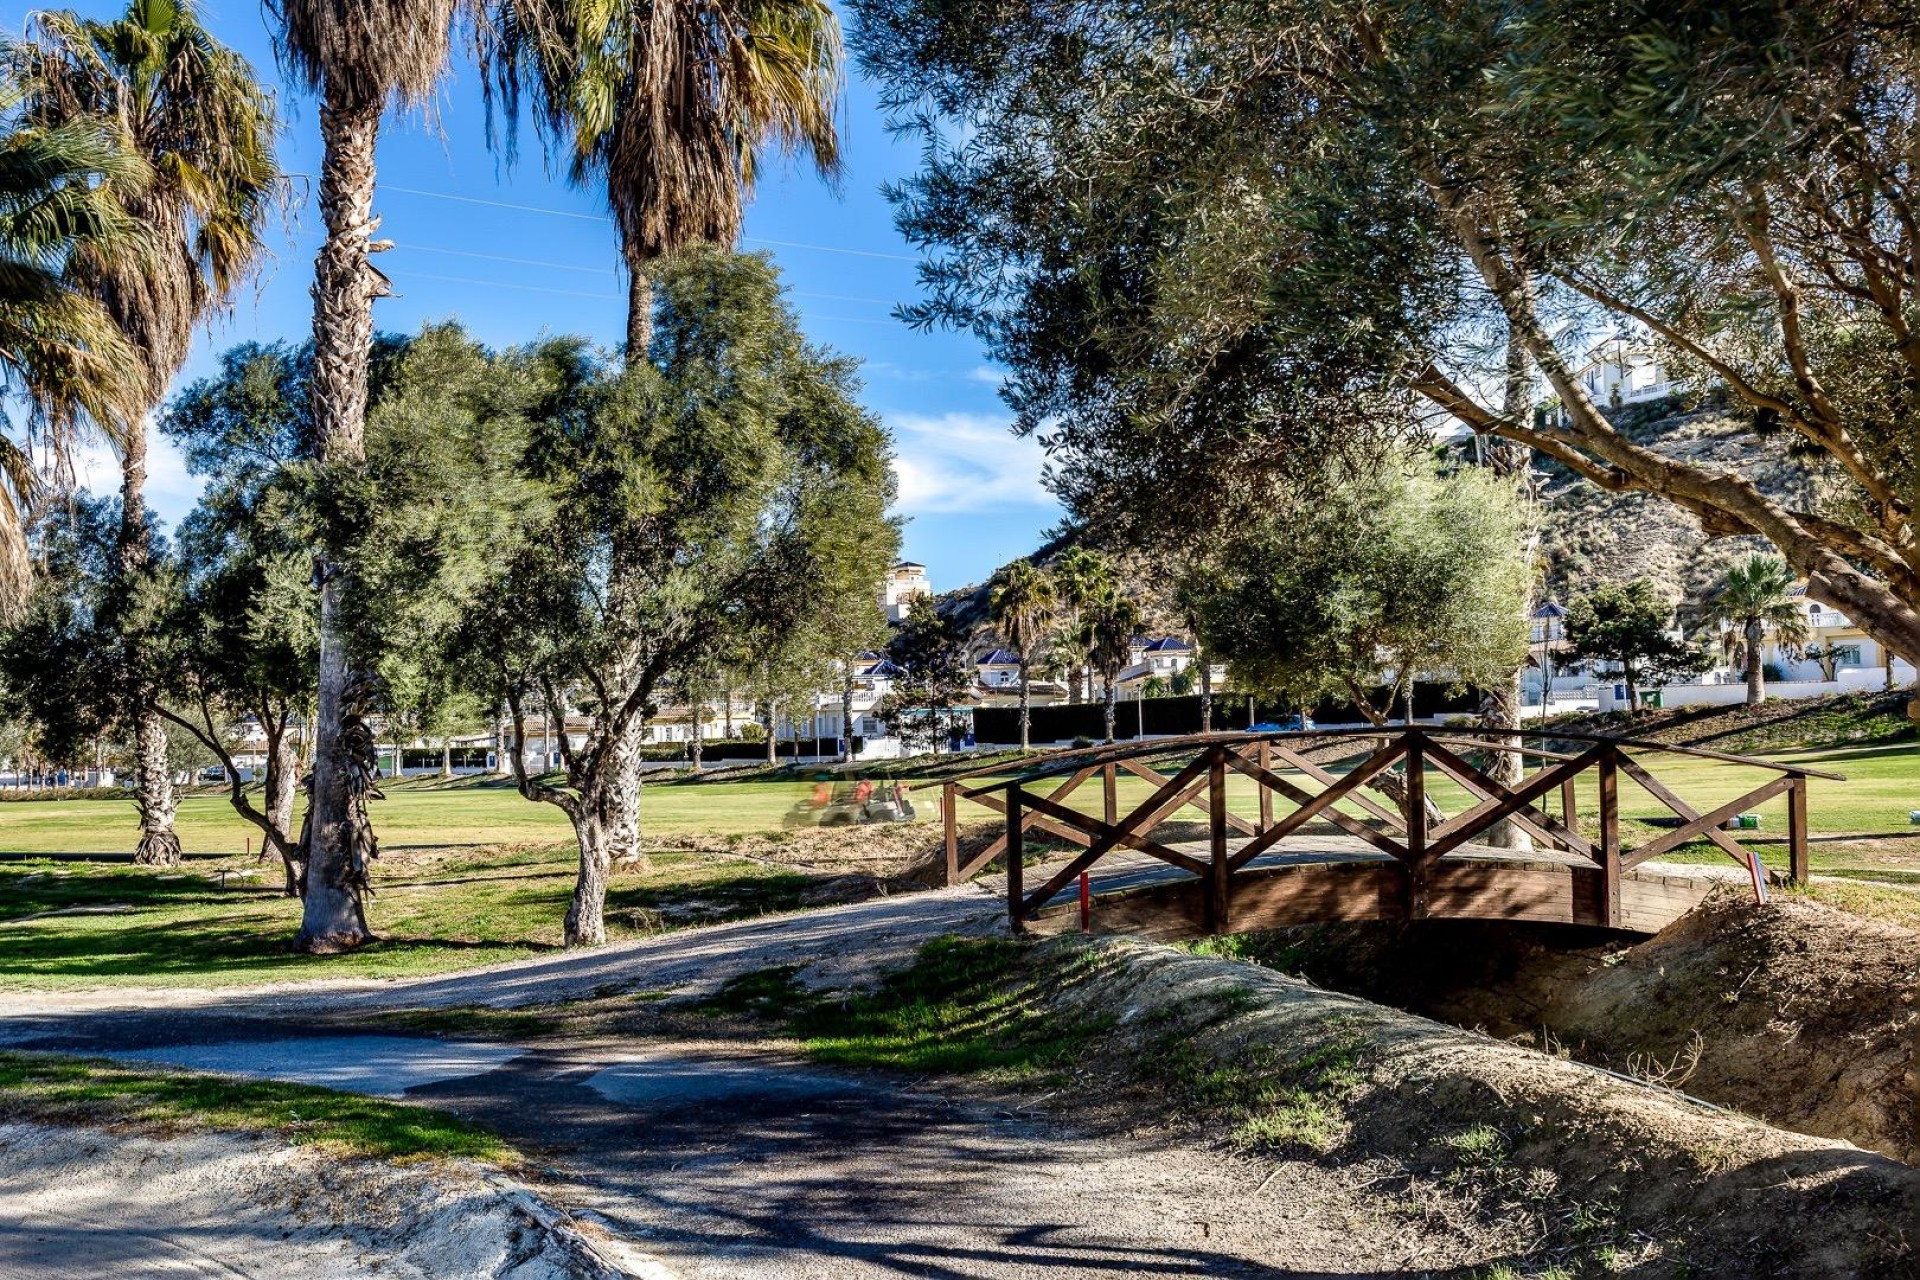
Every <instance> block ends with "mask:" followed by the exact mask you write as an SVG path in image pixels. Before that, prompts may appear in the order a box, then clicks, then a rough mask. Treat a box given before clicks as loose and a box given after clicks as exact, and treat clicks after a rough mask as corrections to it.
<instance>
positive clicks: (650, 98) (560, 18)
mask: <svg viewBox="0 0 1920 1280" xmlns="http://www.w3.org/2000/svg"><path fill="white" fill-rule="evenodd" d="M491 4H492V7H491V11H490V20H489V21H488V22H487V23H486V24H485V26H484V27H483V29H482V32H481V42H480V55H481V59H482V62H483V63H484V65H485V66H486V68H487V81H486V85H487V91H488V94H489V96H490V97H492V96H495V95H497V97H498V100H499V104H500V107H501V109H502V113H503V115H504V117H505V121H506V132H507V141H508V149H509V151H511V148H512V140H513V133H514V126H515V122H516V121H517V119H518V117H519V113H520V107H521V104H522V102H523V100H524V101H525V102H526V103H528V104H529V105H530V106H531V107H532V111H533V117H534V119H535V121H537V122H538V124H539V127H540V129H541V131H542V132H543V133H544V134H545V136H546V138H547V140H548V142H549V143H550V145H552V146H553V148H554V149H555V150H558V151H561V152H562V153H563V154H564V156H565V160H566V165H567V173H568V176H569V178H570V179H571V180H572V181H573V182H574V184H575V185H577V186H581V187H588V186H599V187H602V188H604V190H605V192H606V197H607V205H608V207H609V209H610V210H611V212H612V214H613V221H614V226H615V228H616V230H617V231H618V234H619V237H620V256H621V259H622V261H623V262H624V263H625V265H626V269H627V286H628V300H627V352H628V358H629V359H637V358H639V356H640V355H642V354H644V353H645V351H646V349H647V345H648V341H649V338H650V336H651V333H652V328H653V286H652V283H651V281H650V279H649V278H648V271H649V268H650V264H652V263H653V262H654V261H655V260H656V259H658V258H661V257H663V256H665V255H667V254H670V253H673V252H675V251H677V250H679V249H682V248H685V247H686V246H688V245H691V244H697V243H702V242H707V243H713V244H718V245H721V246H723V247H727V248H731V247H732V246H733V243H734V241H735V240H737V239H738V238H739V235H740V219H741V213H742V209H743V206H744V203H745V201H746V200H747V199H748V198H749V197H751V195H752V193H753V187H754V180H755V178H756V177H757V176H758V171H759V163H760V152H761V150H762V149H763V148H765V147H767V146H769V145H772V146H777V147H779V148H780V149H781V150H783V151H785V152H786V153H788V154H796V153H805V154H806V155H807V156H809V157H810V158H811V159H812V160H813V163H814V165H815V167H816V168H817V169H818V170H819V171H820V173H821V174H822V176H824V177H827V178H828V179H833V178H835V177H837V176H838V174H839V170H840V141H839V136H838V133H837V131H836V130H835V127H834V117H835V115H836V113H837V111H838V109H839V102H840V91H841V88H842V86H843V84H844V81H845V73H844V70H843V63H844V58H845V54H844V49H843V46H842V44H841V39H840V23H839V20H838V19H837V18H836V17H835V16H834V13H833V9H832V7H831V6H830V5H829V4H828V3H827V2H826V0H752V2H751V3H748V2H745V0H653V2H652V3H641V0H624V2H623V0H615V2H614V3H610V4H593V3H586V2H585V0H491Z"/></svg>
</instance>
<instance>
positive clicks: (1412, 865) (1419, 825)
mask: <svg viewBox="0 0 1920 1280" xmlns="http://www.w3.org/2000/svg"><path fill="white" fill-rule="evenodd" d="M1406 741H1407V875H1408V879H1409V882H1410V883H1409V889H1410V892H1409V895H1408V901H1407V915H1408V916H1409V917H1410V918H1411V919H1414V920H1420V919H1424V918H1425V916H1426V914H1427V869H1428V868H1427V751H1426V746H1427V741H1426V739H1425V738H1424V737H1422V736H1421V733H1420V730H1418V729H1415V728H1412V727H1411V726H1410V727H1408V729H1407V731H1406Z"/></svg>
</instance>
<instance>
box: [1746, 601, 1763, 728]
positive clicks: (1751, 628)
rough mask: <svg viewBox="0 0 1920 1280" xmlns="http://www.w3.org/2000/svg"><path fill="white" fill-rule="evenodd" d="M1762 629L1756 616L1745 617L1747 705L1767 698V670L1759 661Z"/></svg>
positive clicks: (1754, 705)
mask: <svg viewBox="0 0 1920 1280" xmlns="http://www.w3.org/2000/svg"><path fill="white" fill-rule="evenodd" d="M1761 636H1762V631H1761V627H1760V620H1759V619H1758V618H1749V619H1747V626H1746V641H1747V705H1748V706H1750V707H1757V706H1759V705H1760V704H1761V703H1763V702H1765V701H1766V700H1767V671H1766V668H1765V667H1764V666H1763V665H1761V662H1760V640H1761Z"/></svg>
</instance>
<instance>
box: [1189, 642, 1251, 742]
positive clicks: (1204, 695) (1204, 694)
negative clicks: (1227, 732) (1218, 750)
mask: <svg viewBox="0 0 1920 1280" xmlns="http://www.w3.org/2000/svg"><path fill="white" fill-rule="evenodd" d="M1193 652H1194V658H1193V661H1194V663H1195V665H1197V666H1198V667H1199V668H1200V732H1202V733H1212V732H1213V672H1212V671H1211V670H1209V669H1208V666H1207V662H1206V655H1205V654H1204V653H1202V652H1201V651H1200V648H1199V646H1198V645H1195V646H1194V651H1193ZM1247 723H1248V724H1249V725H1251V724H1252V723H1253V722H1252V721H1251V720H1249V721H1248V722H1247Z"/></svg>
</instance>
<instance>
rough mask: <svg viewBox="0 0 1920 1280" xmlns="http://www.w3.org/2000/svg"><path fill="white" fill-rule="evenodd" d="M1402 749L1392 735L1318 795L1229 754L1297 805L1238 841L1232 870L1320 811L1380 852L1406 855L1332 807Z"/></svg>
mask: <svg viewBox="0 0 1920 1280" xmlns="http://www.w3.org/2000/svg"><path fill="white" fill-rule="evenodd" d="M1404 749H1405V743H1403V742H1402V741H1400V740H1399V739H1398V738H1395V739H1393V740H1392V741H1390V742H1388V743H1387V745H1386V746H1384V747H1381V748H1380V749H1379V750H1378V751H1376V752H1374V753H1373V754H1372V755H1371V756H1368V757H1367V758H1366V759H1365V760H1364V761H1362V762H1361V763H1360V764H1358V765H1356V766H1354V769H1353V771H1352V772H1351V773H1349V774H1347V775H1346V776H1345V777H1344V778H1339V779H1337V780H1336V781H1335V782H1334V784H1333V785H1332V786H1330V787H1328V788H1327V789H1326V790H1325V791H1322V792H1321V793H1320V794H1319V795H1313V794H1311V793H1309V792H1307V791H1305V790H1304V789H1302V788H1300V787H1296V786H1294V785H1293V784H1292V783H1291V782H1288V781H1287V780H1286V779H1285V778H1283V777H1281V776H1280V775H1279V774H1276V773H1269V772H1268V771H1266V770H1264V769H1262V768H1261V767H1260V766H1259V765H1257V764H1254V763H1252V762H1251V761H1248V760H1243V759H1241V758H1240V757H1238V756H1234V757H1232V758H1230V759H1229V760H1228V761H1227V764H1228V766H1229V767H1230V768H1233V769H1237V770H1238V771H1240V772H1241V773H1244V774H1247V775H1248V776H1249V777H1252V778H1253V779H1254V780H1255V781H1257V782H1262V783H1264V784H1265V785H1267V786H1269V787H1272V788H1273V789H1274V790H1275V791H1278V792H1279V793H1280V794H1281V795H1283V796H1285V797H1287V799H1289V800H1291V801H1293V802H1294V803H1295V804H1297V805H1299V806H1300V807H1299V808H1298V809H1295V810H1294V811H1293V812H1292V813H1290V814H1288V815H1287V816H1286V817H1284V818H1282V819H1281V820H1280V821H1279V822H1277V823H1275V824H1274V825H1273V826H1270V827H1268V828H1267V829H1266V830H1265V831H1263V832H1261V833H1260V834H1259V835H1257V836H1255V837H1254V838H1253V839H1251V840H1249V841H1247V842H1246V843H1245V844H1243V845H1241V846H1240V851H1239V852H1238V853H1236V854H1234V855H1233V867H1234V870H1236V871H1237V870H1239V869H1240V868H1241V867H1244V866H1246V865H1247V863H1249V862H1252V861H1253V860H1254V859H1255V858H1257V857H1259V856H1260V855H1261V854H1263V853H1265V852H1266V851H1267V850H1268V849H1271V848H1272V847H1273V846H1274V845H1276V844H1278V843H1280V841H1282V840H1284V839H1285V838H1286V837H1287V836H1289V835H1291V834H1292V833H1293V832H1295V831H1298V830H1299V829H1300V828H1301V827H1303V826H1305V825H1306V824H1307V823H1309V822H1311V821H1313V819H1314V818H1315V817H1317V816H1319V815H1321V814H1323V813H1324V814H1325V815H1326V818H1327V821H1329V822H1331V823H1333V824H1334V825H1335V826H1337V827H1339V828H1340V829H1341V830H1343V831H1346V832H1348V833H1350V834H1352V835H1356V836H1359V837H1360V838H1361V839H1362V840H1365V841H1367V842H1368V843H1369V844H1371V845H1373V846H1374V847H1375V848H1377V849H1379V850H1380V851H1381V852H1383V853H1388V854H1391V855H1393V857H1395V858H1405V857H1406V856H1407V851H1406V848H1405V847H1404V846H1403V845H1399V844H1396V843H1394V842H1393V841H1392V840H1390V839H1388V838H1387V837H1386V836H1384V835H1382V834H1381V833H1380V832H1378V831H1375V830H1374V829H1373V828H1372V827H1369V826H1367V825H1366V824H1365V823H1364V822H1361V821H1359V820H1358V819H1356V818H1350V817H1348V816H1347V815H1346V814H1344V813H1341V812H1340V811H1339V810H1338V809H1336V808H1334V807H1333V806H1334V805H1335V804H1337V803H1339V801H1340V800H1341V799H1342V798H1343V797H1345V796H1348V795H1350V794H1352V793H1353V791H1354V790H1355V789H1357V788H1359V787H1363V786H1365V785H1366V784H1367V782H1368V781H1369V780H1371V779H1372V778H1373V777H1374V776H1375V775H1376V774H1378V773H1379V772H1380V771H1381V770H1382V769H1384V768H1386V767H1387V766H1388V765H1390V764H1392V763H1393V762H1394V761H1395V760H1397V759H1399V758H1400V752H1401V751H1402V750H1404Z"/></svg>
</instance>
